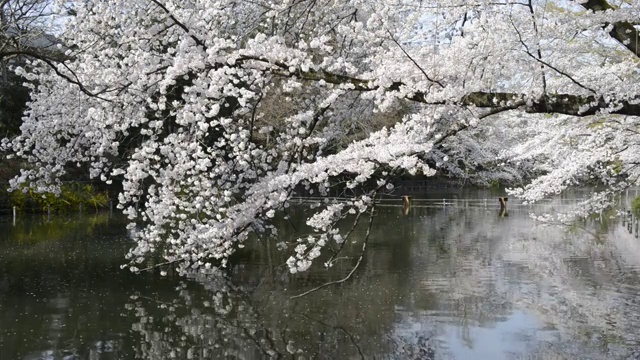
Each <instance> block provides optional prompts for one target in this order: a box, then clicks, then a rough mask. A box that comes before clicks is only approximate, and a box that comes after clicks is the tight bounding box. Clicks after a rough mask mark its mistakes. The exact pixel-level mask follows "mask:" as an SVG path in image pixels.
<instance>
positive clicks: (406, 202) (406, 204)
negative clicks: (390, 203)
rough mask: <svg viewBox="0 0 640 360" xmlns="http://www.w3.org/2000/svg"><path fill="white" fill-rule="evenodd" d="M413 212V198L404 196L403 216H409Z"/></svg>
mask: <svg viewBox="0 0 640 360" xmlns="http://www.w3.org/2000/svg"><path fill="white" fill-rule="evenodd" d="M410 211H411V196H409V195H404V196H402V214H403V215H409V212H410Z"/></svg>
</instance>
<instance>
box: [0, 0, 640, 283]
mask: <svg viewBox="0 0 640 360" xmlns="http://www.w3.org/2000/svg"><path fill="white" fill-rule="evenodd" d="M62 3H63V1H61V2H60V4H62ZM602 4H605V5H607V6H604V5H602ZM75 7H76V8H75V9H74V10H75V11H74V14H75V16H73V17H72V18H71V19H70V20H69V22H68V23H66V24H65V29H66V30H65V31H64V32H63V33H62V34H61V39H62V41H63V42H64V43H65V44H66V46H67V47H66V49H68V50H66V55H67V56H68V57H69V60H66V61H65V62H63V63H48V64H47V63H44V62H41V61H38V60H34V61H33V62H32V63H31V64H29V66H27V67H25V68H18V69H16V71H17V72H18V73H19V74H22V75H23V76H24V77H25V78H26V79H28V80H29V86H30V87H31V88H32V90H33V94H32V101H31V102H30V104H29V110H28V111H27V113H26V114H25V117H24V124H23V126H22V135H20V136H19V137H17V138H15V139H9V140H5V141H4V142H3V147H4V148H5V150H10V151H12V152H14V153H15V154H16V155H17V156H19V157H22V158H24V159H26V160H28V161H29V162H30V163H31V164H32V165H33V166H31V167H29V168H28V169H26V170H25V171H24V172H23V173H22V174H21V176H19V177H17V178H16V179H14V181H13V182H12V184H11V185H12V187H13V188H14V189H15V188H18V187H19V186H21V185H22V184H24V183H29V184H30V185H31V186H32V187H34V188H36V189H38V190H40V191H51V190H53V191H55V190H56V189H57V186H58V185H59V178H60V176H63V175H64V174H65V172H66V169H68V167H69V166H74V167H75V166H80V167H82V166H86V167H87V169H88V171H89V172H90V175H91V176H92V177H93V178H95V179H99V180H101V181H105V182H111V181H113V180H118V181H119V180H122V181H123V189H122V192H121V194H120V197H119V203H120V205H119V206H120V207H121V208H123V209H124V211H125V213H126V214H128V215H129V217H130V218H131V220H132V222H137V223H139V224H142V225H143V227H142V228H141V229H140V230H139V231H136V232H135V233H136V242H137V243H136V246H135V247H134V248H133V249H132V250H131V251H130V253H129V259H130V264H131V267H132V269H133V270H139V269H140V268H144V267H145V265H143V263H144V262H145V260H146V259H148V258H149V257H150V256H152V255H153V254H160V255H161V256H162V257H163V258H164V259H165V262H164V263H165V264H173V265H175V266H178V267H180V268H182V269H186V268H187V267H191V268H198V267H202V268H210V267H216V266H220V265H221V264H222V265H224V264H225V262H226V260H227V259H228V257H229V256H230V255H231V254H232V253H233V252H234V250H235V249H237V247H238V246H240V245H241V244H242V243H243V242H244V241H245V240H246V239H247V238H248V237H249V236H250V235H251V234H253V233H255V234H258V235H260V236H272V237H277V234H276V233H275V229H273V228H272V227H271V221H272V219H274V218H275V217H276V215H277V214H279V213H281V212H282V211H283V210H284V209H286V208H287V207H288V206H289V201H290V200H291V197H292V194H293V192H294V189H306V190H308V191H309V192H311V191H313V192H314V193H315V194H320V195H324V194H327V193H328V192H329V191H330V189H332V188H335V187H337V186H339V187H340V188H341V189H346V190H345V191H350V190H353V192H352V193H351V194H352V195H353V198H352V199H351V200H350V201H348V202H346V203H342V204H335V203H333V202H326V203H323V205H322V206H321V207H320V208H318V209H317V210H316V211H317V213H316V214H315V215H311V216H310V217H309V219H308V221H307V224H308V226H309V227H310V228H311V229H312V230H313V234H312V235H307V236H305V237H302V238H299V239H296V240H295V241H294V243H292V244H290V246H288V247H287V249H288V251H290V252H291V257H290V259H289V261H288V262H287V264H288V265H289V268H290V270H291V271H294V272H295V271H303V270H305V269H306V268H308V267H309V266H310V264H311V263H312V261H313V260H314V259H316V258H318V257H319V256H320V254H321V253H322V251H325V249H326V248H327V247H326V245H327V244H328V243H331V244H332V246H333V247H332V248H334V249H335V248H341V245H342V243H343V242H344V241H345V239H347V241H349V239H348V236H347V234H344V233H341V232H340V231H339V230H338V223H339V222H340V221H342V220H344V219H346V218H350V219H353V218H359V216H358V214H363V213H367V212H371V207H372V206H374V204H373V203H374V201H375V200H374V199H375V194H376V192H377V191H378V190H380V189H383V188H387V189H390V188H391V187H392V186H391V185H389V177H390V176H396V175H399V174H424V175H427V176H431V175H434V174H435V173H436V171H437V170H440V171H441V172H442V173H444V174H448V175H451V176H457V177H463V178H466V179H468V180H470V181H471V182H474V183H478V184H488V183H490V182H491V181H495V180H498V181H502V182H507V183H510V184H512V185H517V186H521V185H522V186H523V187H521V188H518V189H514V190H513V191H514V192H515V193H516V194H517V195H519V196H522V197H523V198H525V199H527V200H530V201H536V200H539V199H541V198H543V197H545V196H547V195H550V194H554V193H557V192H560V191H562V190H564V189H565V188H566V187H567V186H571V185H576V184H583V183H585V182H589V183H598V184H605V185H607V186H608V189H609V190H608V191H609V193H608V194H609V195H611V196H612V195H614V194H615V193H616V192H619V191H621V190H622V189H624V188H626V187H628V186H630V185H632V184H635V183H636V182H637V180H638V176H640V172H639V171H638V169H637V168H636V164H637V160H636V154H638V149H637V146H638V145H637V139H638V137H637V130H636V129H637V117H636V116H637V115H640V105H638V102H639V100H638V94H639V92H640V85H638V84H640V82H638V81H637V80H638V70H637V69H638V60H639V59H638V57H637V56H636V54H637V53H638V52H637V41H635V42H634V41H632V40H633V39H637V32H636V30H635V28H634V27H633V26H632V25H631V24H632V23H634V22H635V21H636V19H638V17H639V15H640V14H639V11H640V4H639V3H638V2H636V1H631V2H630V1H610V2H609V3H607V2H605V1H588V2H585V1H582V2H580V1H563V0H548V1H529V2H526V1H523V2H512V1H504V2H500V1H484V0H474V1H471V0H446V1H445V0H441V1H430V2H416V1H404V0H397V1H393V0H385V1H375V2H372V1H364V0H350V1H335V2H317V1H306V0H298V1H296V0H292V1H287V0H285V1H279V2H275V3H274V2H270V1H262V0H257V1H251V2H237V1H231V0H187V1H174V0H126V1H125V0H112V1H83V2H78V3H76V4H75ZM604 10H606V11H604ZM531 179H533V180H532V181H530V180H531ZM527 183H528V184H529V185H526V186H525V184H527ZM608 198H611V197H608ZM596 201H598V203H601V202H602V196H599V197H597V198H596ZM276 240H277V239H276ZM277 241H279V240H277ZM329 265H330V264H329Z"/></svg>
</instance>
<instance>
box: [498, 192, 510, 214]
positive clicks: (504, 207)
mask: <svg viewBox="0 0 640 360" xmlns="http://www.w3.org/2000/svg"><path fill="white" fill-rule="evenodd" d="M508 200H509V198H507V197H499V198H498V202H499V203H500V212H499V213H498V216H499V217H507V216H509V213H508V212H507V201H508Z"/></svg>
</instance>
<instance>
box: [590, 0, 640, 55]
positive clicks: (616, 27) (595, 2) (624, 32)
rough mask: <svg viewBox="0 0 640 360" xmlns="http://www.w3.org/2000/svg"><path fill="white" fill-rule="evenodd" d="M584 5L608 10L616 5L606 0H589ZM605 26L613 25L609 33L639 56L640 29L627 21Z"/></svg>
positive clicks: (596, 9) (594, 9)
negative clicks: (639, 40) (639, 35)
mask: <svg viewBox="0 0 640 360" xmlns="http://www.w3.org/2000/svg"><path fill="white" fill-rule="evenodd" d="M582 6H583V7H584V8H585V9H587V10H591V11H594V12H596V11H606V10H613V9H614V7H613V6H611V5H610V4H609V3H608V2H607V1H606V0H588V1H587V2H585V3H582ZM604 25H605V27H607V26H609V25H612V29H611V31H609V35H611V37H612V38H614V39H616V40H617V41H618V42H619V43H620V44H622V46H624V47H626V48H627V49H628V50H629V51H631V52H632V53H634V54H635V55H636V56H638V31H637V30H636V28H635V27H634V26H633V24H630V23H628V22H626V21H621V22H616V23H613V24H604Z"/></svg>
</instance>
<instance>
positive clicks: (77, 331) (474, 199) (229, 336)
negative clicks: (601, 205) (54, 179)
mask: <svg viewBox="0 0 640 360" xmlns="http://www.w3.org/2000/svg"><path fill="white" fill-rule="evenodd" d="M438 196H439V197H443V198H445V197H446V198H447V199H449V200H447V201H446V202H447V204H446V205H445V206H442V205H441V204H436V202H435V201H431V202H421V201H419V200H418V201H416V202H415V203H414V204H416V205H427V204H428V205H429V206H425V207H422V206H414V207H413V208H412V209H411V211H410V213H409V215H407V216H404V215H403V214H402V209H401V207H397V206H384V207H380V208H379V209H378V212H379V214H378V218H377V221H376V222H375V225H374V228H373V230H372V235H371V238H370V240H369V248H368V251H367V252H366V255H365V258H364V261H363V263H362V265H361V267H360V268H359V269H358V271H357V272H356V273H355V274H354V276H353V278H352V279H350V280H349V281H347V282H346V283H344V284H342V285H339V286H331V287H327V288H324V289H322V290H320V291H317V292H315V293H313V294H311V295H308V296H305V297H302V298H299V299H295V300H290V299H289V298H290V297H291V296H292V295H297V294H300V293H301V292H303V291H305V290H308V289H310V288H313V287H315V286H318V285H320V284H323V283H325V282H327V281H330V280H336V279H339V278H341V277H343V276H344V275H346V274H347V273H348V272H349V271H350V270H351V267H352V266H353V264H355V261H356V259H355V258H352V259H346V260H344V261H341V262H339V263H338V264H337V265H336V266H335V267H334V268H333V269H331V270H330V271H326V270H324V269H323V268H321V267H317V268H312V269H311V270H310V271H309V272H307V273H304V274H296V275H291V274H289V273H287V271H286V269H285V267H284V266H283V264H284V262H285V261H286V255H285V254H283V253H282V252H279V251H278V250H277V248H276V245H275V244H276V243H277V242H278V241H274V242H258V241H255V242H253V243H250V244H247V249H245V250H243V251H242V252H241V253H238V254H237V256H235V258H234V259H233V263H234V265H233V266H231V267H230V269H228V270H227V271H226V272H225V273H223V274H222V273H213V272H212V273H211V274H208V275H202V274H193V275H191V276H188V277H186V278H185V277H179V276H177V275H175V274H172V273H169V275H168V276H165V277H163V276H160V274H159V272H147V273H143V274H141V275H133V274H131V273H129V272H128V271H127V270H121V269H120V265H121V264H122V263H123V255H124V253H125V252H126V250H127V249H128V247H129V246H131V240H130V239H129V236H128V234H127V232H126V230H125V228H124V224H125V220H124V219H122V218H119V217H110V216H108V215H107V214H100V215H97V216H93V215H84V216H83V217H82V218H79V217H73V218H63V219H61V218H56V219H54V220H53V221H51V222H47V221H46V219H42V218H40V217H35V218H24V219H21V220H19V221H18V222H17V223H16V224H15V226H14V225H13V224H12V223H11V219H6V218H5V219H0V359H2V360H14V359H16V360H18V359H20V360H21V359H29V360H33V359H56V360H57V359H65V360H72V359H73V360H76V359H90V360H97V359H105V360H106V359H109V360H112V359H153V360H155V359H217V358H225V359H226V358H228V359H261V358H270V357H274V358H295V359H311V358H317V359H361V358H366V359H431V360H434V359H640V240H639V239H638V238H636V233H634V229H633V228H632V229H631V230H632V231H631V232H629V230H628V228H627V226H626V225H623V224H622V222H621V221H620V220H619V219H617V220H608V219H607V218H606V216H605V217H603V219H602V221H600V220H599V219H598V220H595V221H593V222H590V223H587V224H582V225H584V226H586V228H588V229H589V233H587V232H585V231H584V230H582V229H580V228H575V227H567V226H561V227H541V226H537V225H536V224H535V222H534V221H533V220H531V218H530V217H529V213H530V212H533V211H555V210H561V209H566V205H568V204H571V203H573V202H575V200H574V199H572V198H571V197H570V196H569V197H565V198H562V199H556V200H555V201H553V202H550V203H545V204H542V205H539V206H537V207H529V206H520V205H518V204H517V202H513V201H512V203H511V204H510V209H509V210H510V211H509V216H508V217H499V216H498V209H497V204H495V203H494V202H495V195H492V194H490V193H488V192H480V191H477V192H475V191H472V192H466V193H464V194H438V195H432V197H436V198H438ZM455 197H462V198H464V199H467V200H468V201H464V200H457V201H451V199H453V198H455ZM484 198H488V199H492V200H489V201H488V203H487V205H485V204H484V201H483V199H484ZM452 203H455V204H452ZM295 210H296V211H295V212H297V213H303V212H309V211H311V210H310V209H309V208H308V207H307V206H306V205H301V206H297V207H296V208H295ZM302 227H303V224H302V223H301V222H300V221H297V220H296V217H295V216H293V218H292V219H291V221H285V220H282V221H281V224H280V226H279V230H280V231H279V236H280V237H281V238H282V239H283V240H287V239H290V238H292V237H293V236H295V233H296V231H295V229H301V228H302ZM632 227H633V226H632ZM357 231H359V234H360V235H361V236H362V234H364V231H365V229H364V227H362V228H361V229H358V230H357ZM350 246H352V249H349V250H350V251H351V254H352V255H356V254H357V252H358V250H359V248H360V246H361V244H359V243H356V244H352V245H350Z"/></svg>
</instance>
